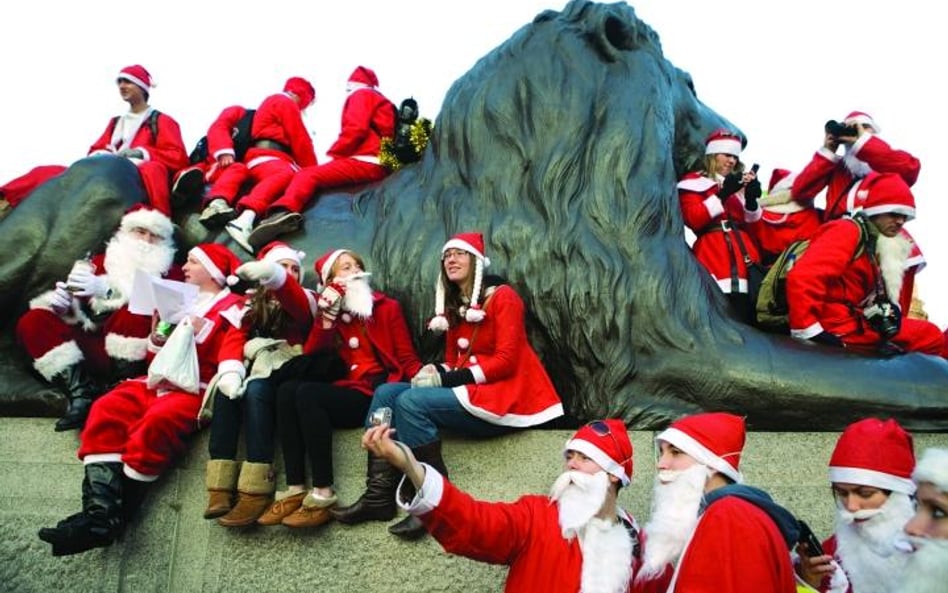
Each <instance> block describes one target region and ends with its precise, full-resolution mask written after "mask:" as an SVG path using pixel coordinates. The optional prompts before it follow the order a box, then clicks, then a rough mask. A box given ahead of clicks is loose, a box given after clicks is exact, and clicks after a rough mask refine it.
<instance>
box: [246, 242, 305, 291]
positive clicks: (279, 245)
mask: <svg viewBox="0 0 948 593" xmlns="http://www.w3.org/2000/svg"><path fill="white" fill-rule="evenodd" d="M304 257H306V253H304V252H302V251H297V250H296V249H293V248H292V247H290V246H289V245H287V244H286V243H284V242H283V241H271V242H269V243H267V244H266V245H264V246H263V249H261V250H260V252H259V253H257V259H258V260H260V261H266V262H272V263H275V264H279V263H280V262H281V261H285V260H290V261H292V262H294V263H296V265H297V266H299V267H300V278H299V280H300V282H302V281H303V258H304Z"/></svg>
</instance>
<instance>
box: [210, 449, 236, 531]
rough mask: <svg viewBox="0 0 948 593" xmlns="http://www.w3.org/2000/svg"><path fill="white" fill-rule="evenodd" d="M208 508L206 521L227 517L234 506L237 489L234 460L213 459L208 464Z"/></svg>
mask: <svg viewBox="0 0 948 593" xmlns="http://www.w3.org/2000/svg"><path fill="white" fill-rule="evenodd" d="M206 481H207V508H206V509H204V518H205V519H215V518H217V517H220V516H221V515H226V514H227V513H228V512H230V509H231V508H232V507H233V506H234V488H236V487H237V462H236V461H234V460H233V459H211V460H210V461H208V462H207V474H206Z"/></svg>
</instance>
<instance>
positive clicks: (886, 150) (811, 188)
mask: <svg viewBox="0 0 948 593" xmlns="http://www.w3.org/2000/svg"><path fill="white" fill-rule="evenodd" d="M851 154H853V155H854V156H856V158H858V159H859V160H861V161H863V162H865V163H866V164H867V165H869V167H870V168H872V170H873V171H875V172H877V173H897V174H898V175H899V176H900V177H902V179H903V180H905V183H907V184H908V185H909V186H912V185H914V184H915V181H916V180H917V179H918V173H919V171H920V170H921V168H922V165H921V163H920V162H919V160H918V159H917V158H915V157H914V156H912V155H911V154H909V153H908V152H905V151H904V150H895V149H893V148H892V147H891V146H889V145H888V144H887V143H886V142H885V141H884V140H882V139H880V138H879V137H878V136H876V135H874V134H863V135H862V136H860V137H859V140H857V141H856V142H855V143H853V146H852V149H851ZM856 185H858V184H856V183H854V177H853V174H852V173H850V171H849V169H847V168H846V165H845V164H844V163H843V158H842V157H841V156H839V155H837V154H836V153H834V152H831V151H830V150H829V149H827V148H821V149H820V150H818V151H816V153H815V154H814V155H813V159H812V160H811V161H810V162H809V164H807V166H806V167H804V168H803V170H802V171H800V173H799V174H798V175H797V177H796V179H794V180H793V189H792V192H793V199H795V200H798V201H801V202H802V201H806V200H812V199H813V198H815V197H816V195H817V194H819V193H820V192H821V191H822V190H823V188H826V210H825V212H824V215H823V216H824V220H833V219H836V218H839V217H840V216H842V215H844V214H846V213H848V212H852V211H853V210H854V209H855V208H856V207H857V206H860V205H861V204H858V203H856V192H854V191H852V190H853V189H854V186H856Z"/></svg>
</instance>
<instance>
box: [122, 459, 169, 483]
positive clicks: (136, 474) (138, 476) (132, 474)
mask: <svg viewBox="0 0 948 593" xmlns="http://www.w3.org/2000/svg"><path fill="white" fill-rule="evenodd" d="M122 471H123V472H125V475H126V476H128V477H129V478H131V479H133V480H138V481H139V482H154V481H155V480H157V479H158V478H159V477H160V476H158V475H154V476H153V475H150V474H143V473H141V472H140V471H138V470H136V469H135V468H133V467H131V466H130V465H129V464H127V463H126V464H125V465H123V466H122Z"/></svg>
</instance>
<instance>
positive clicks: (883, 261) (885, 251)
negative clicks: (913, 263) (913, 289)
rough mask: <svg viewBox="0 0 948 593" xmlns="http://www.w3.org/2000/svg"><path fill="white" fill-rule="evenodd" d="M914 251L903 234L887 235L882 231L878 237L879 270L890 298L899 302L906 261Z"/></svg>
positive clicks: (877, 255) (894, 301)
mask: <svg viewBox="0 0 948 593" xmlns="http://www.w3.org/2000/svg"><path fill="white" fill-rule="evenodd" d="M911 251H912V243H911V242H910V241H909V240H908V239H906V238H905V237H903V236H902V235H896V236H894V237H886V236H885V235H883V234H882V233H879V236H878V237H876V257H878V258H879V270H880V271H881V272H882V281H883V283H884V284H885V291H886V293H887V294H888V295H889V300H891V301H892V302H893V303H898V302H899V295H900V294H901V292H902V279H903V278H904V277H905V262H906V261H908V256H909V253H911Z"/></svg>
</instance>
